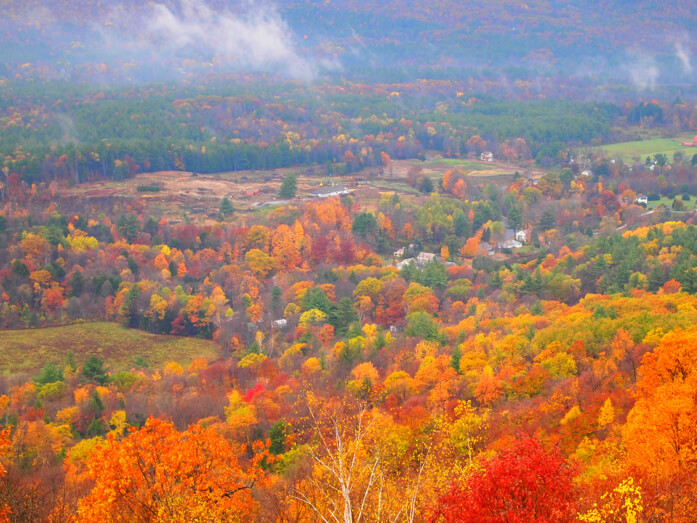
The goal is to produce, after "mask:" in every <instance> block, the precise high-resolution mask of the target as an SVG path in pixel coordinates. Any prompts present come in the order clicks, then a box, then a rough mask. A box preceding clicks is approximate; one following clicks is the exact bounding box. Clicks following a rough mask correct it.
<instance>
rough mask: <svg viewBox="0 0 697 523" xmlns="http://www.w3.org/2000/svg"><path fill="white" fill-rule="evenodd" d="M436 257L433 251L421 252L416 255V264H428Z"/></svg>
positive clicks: (421, 265)
mask: <svg viewBox="0 0 697 523" xmlns="http://www.w3.org/2000/svg"><path fill="white" fill-rule="evenodd" d="M435 259H436V255H435V254H433V253H432V252H420V253H419V255H418V256H417V257H416V264H417V265H418V266H419V267H423V266H424V265H426V264H427V263H429V262H432V261H433V260H435Z"/></svg>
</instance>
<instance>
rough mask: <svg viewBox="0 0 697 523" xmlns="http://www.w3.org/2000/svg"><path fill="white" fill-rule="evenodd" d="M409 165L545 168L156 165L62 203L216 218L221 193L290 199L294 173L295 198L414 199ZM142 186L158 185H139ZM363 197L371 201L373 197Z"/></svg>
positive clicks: (498, 172)
mask: <svg viewBox="0 0 697 523" xmlns="http://www.w3.org/2000/svg"><path fill="white" fill-rule="evenodd" d="M413 168H418V169H421V171H422V173H423V174H425V175H426V176H429V177H430V178H431V179H432V180H433V182H434V183H437V182H438V180H439V179H440V178H441V177H442V176H443V175H444V174H445V172H446V171H448V170H449V169H462V170H463V171H465V172H466V173H467V174H468V175H469V176H471V177H473V178H478V179H481V180H482V181H484V180H486V181H487V182H493V183H502V184H506V183H509V182H510V180H512V179H513V175H514V173H515V172H516V171H519V172H521V173H522V174H524V175H526V176H532V177H534V178H539V177H540V176H542V175H543V174H544V172H545V171H543V170H541V169H537V168H535V169H527V168H525V167H521V166H516V165H510V164H506V163H502V162H492V163H489V162H482V161H479V160H470V159H460V158H457V159H446V158H440V157H431V158H429V159H428V160H426V161H421V160H416V159H412V160H393V161H392V162H391V164H390V165H389V166H388V167H385V168H383V167H382V166H376V167H368V168H365V169H362V170H360V171H357V172H354V173H351V174H348V175H344V176H336V175H335V176H329V175H328V174H327V171H326V168H325V167H322V166H315V167H308V166H305V167H293V168H282V169H274V170H268V171H237V172H222V173H214V174H200V173H199V174H194V173H190V172H180V171H160V172H152V173H141V174H137V175H136V176H135V177H134V178H130V179H126V180H115V181H99V182H90V183H84V184H80V185H77V186H73V187H69V188H65V189H63V190H62V191H61V193H60V195H61V196H62V197H64V198H65V199H66V205H73V204H75V203H76V202H77V203H79V205H87V206H89V205H90V202H92V203H93V204H94V205H96V206H97V207H99V208H104V207H105V206H109V205H113V206H114V209H122V208H123V205H122V204H124V203H126V204H128V202H135V201H138V202H141V203H142V204H143V205H144V206H145V207H146V208H147V209H148V211H149V212H150V213H152V215H153V216H155V217H160V218H162V217H164V218H167V220H168V221H169V222H170V223H173V224H176V223H180V222H186V221H188V222H191V223H198V224H199V225H202V224H206V223H208V224H210V223H214V222H216V221H217V219H218V208H219V205H220V201H221V199H222V198H228V199H229V200H230V202H231V203H232V205H233V207H234V208H235V210H236V211H237V212H236V214H235V216H236V218H237V219H239V218H241V217H242V216H244V214H241V213H247V212H251V213H254V214H258V213H259V212H260V210H262V209H268V207H267V206H270V205H274V204H278V205H283V204H284V203H288V202H287V201H283V200H281V199H280V198H279V197H278V191H279V188H280V186H281V182H282V181H283V178H284V177H285V176H286V175H288V174H293V175H295V177H296V179H297V187H298V190H297V196H296V200H308V199H310V198H311V197H312V194H311V193H312V192H313V191H315V190H316V189H318V188H319V187H321V186H323V185H329V184H343V185H345V186H346V187H347V188H348V189H349V190H351V191H352V192H354V194H356V195H359V194H361V193H362V191H363V190H364V189H370V197H371V199H375V200H376V201H379V198H380V193H385V192H397V193H399V194H400V195H402V196H405V197H411V198H417V199H418V198H419V194H420V193H419V192H418V191H417V190H415V189H414V188H413V187H411V186H410V185H408V184H407V183H406V180H407V176H408V173H409V171H410V170H411V169H413ZM143 186H144V187H146V188H148V189H153V188H155V189H156V190H145V191H143V190H139V188H141V189H142V188H143ZM364 196H365V195H364ZM363 203H366V204H367V207H369V206H370V203H371V202H363ZM116 212H123V211H116Z"/></svg>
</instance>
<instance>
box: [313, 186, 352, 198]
mask: <svg viewBox="0 0 697 523" xmlns="http://www.w3.org/2000/svg"><path fill="white" fill-rule="evenodd" d="M349 193H350V191H349V190H348V189H347V188H346V187H344V186H343V185H327V186H325V187H320V188H319V189H316V190H314V191H312V193H310V196H314V197H315V198H330V197H332V196H345V195H347V194H349Z"/></svg>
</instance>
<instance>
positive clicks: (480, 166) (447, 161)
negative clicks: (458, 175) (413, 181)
mask: <svg viewBox="0 0 697 523" xmlns="http://www.w3.org/2000/svg"><path fill="white" fill-rule="evenodd" d="M422 163H423V166H424V167H433V166H437V165H447V166H448V167H459V168H460V169H464V170H466V171H493V170H495V169H496V167H495V166H494V165H491V164H490V163H486V162H480V161H476V160H463V159H462V158H437V159H434V160H426V161H425V162H422Z"/></svg>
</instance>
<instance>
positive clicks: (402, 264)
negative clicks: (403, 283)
mask: <svg viewBox="0 0 697 523" xmlns="http://www.w3.org/2000/svg"><path fill="white" fill-rule="evenodd" d="M410 263H413V264H416V260H415V259H414V258H407V259H406V260H402V261H401V262H397V268H398V269H399V270H400V271H401V270H402V269H403V268H404V267H406V266H407V265H409V264H410Z"/></svg>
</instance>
